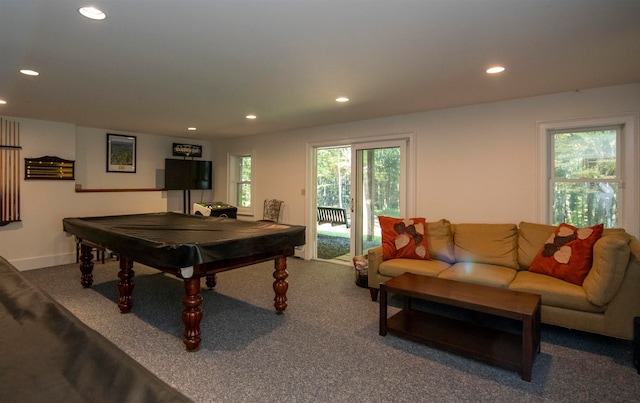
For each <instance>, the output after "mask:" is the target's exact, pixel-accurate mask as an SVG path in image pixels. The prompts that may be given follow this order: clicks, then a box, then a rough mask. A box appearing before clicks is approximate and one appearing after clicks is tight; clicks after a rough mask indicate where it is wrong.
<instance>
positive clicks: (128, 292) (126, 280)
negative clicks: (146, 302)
mask: <svg viewBox="0 0 640 403" xmlns="http://www.w3.org/2000/svg"><path fill="white" fill-rule="evenodd" d="M135 274H136V272H135V271H133V260H130V259H127V258H126V257H124V256H120V271H119V272H118V277H119V278H120V281H119V282H118V291H119V293H120V296H119V297H118V308H120V312H121V313H127V312H130V311H131V308H132V307H133V297H132V295H133V287H134V283H133V276H134V275H135Z"/></svg>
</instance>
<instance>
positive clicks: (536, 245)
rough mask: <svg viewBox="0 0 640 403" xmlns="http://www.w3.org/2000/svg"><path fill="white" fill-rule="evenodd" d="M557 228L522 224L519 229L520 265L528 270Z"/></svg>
mask: <svg viewBox="0 0 640 403" xmlns="http://www.w3.org/2000/svg"><path fill="white" fill-rule="evenodd" d="M557 228H558V227H557V226H554V225H545V224H534V223H529V222H521V223H520V225H519V229H518V265H520V268H521V269H528V268H529V266H531V262H533V259H534V258H535V257H536V255H537V254H538V252H540V249H542V247H543V246H544V243H545V241H546V240H547V239H549V237H550V236H551V234H553V233H554V232H555V230H556V229H557Z"/></svg>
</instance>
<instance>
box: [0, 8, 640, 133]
mask: <svg viewBox="0 0 640 403" xmlns="http://www.w3.org/2000/svg"><path fill="white" fill-rule="evenodd" d="M91 1H92V3H89V4H90V5H94V6H96V7H98V8H101V9H102V10H104V11H105V12H106V13H107V15H108V18H107V19H106V20H104V21H90V20H87V19H85V18H83V17H81V16H80V14H79V13H78V11H77V9H78V8H79V7H81V6H85V5H89V4H87V3H85V2H84V1H78V0H0V99H4V100H5V101H7V104H6V105H0V114H2V115H8V116H16V117H26V118H33V119H42V120H50V121H60V122H69V123H75V124H77V125H80V126H86V127H98V128H107V129H111V130H117V131H123V132H134V133H151V134H161V135H171V136H187V137H202V138H205V139H213V138H216V137H222V136H239V135H250V134H260V133H270V132H276V131H283V130H290V129H297V128H303V127H312V126H320V125H329V124H334V123H341V122H348V121H355V120H362V119H370V118H376V117H383V116H390V115H398V114H405V113H411V112H419V111H426V110H432V109H439V108H447V107H453V106H461V105H468V104H475V103H482V102H490V101H496V100H504V99H513V98H520V97H526V96H534V95H542V94H549V93H558V92H565V91H574V90H581V89H587V88H595V87H602V86H609V85H617V84H625V83H633V82H640V1H639V0H475V1H472V0H419V1H410V0H395V1H393V0H386V1H383V0H254V1H250V0H228V1H222V0H208V1H205V0H202V1H195V0H128V1H123V0H95V1H94V0H91ZM495 64H502V65H504V66H505V67H506V68H507V70H506V71H505V72H504V73H502V74H500V75H497V76H489V75H487V74H486V73H485V72H484V71H485V69H486V68H488V67H490V66H492V65H495ZM23 68H30V69H34V70H37V71H39V72H40V76H38V77H28V76H24V75H22V74H20V73H19V70H20V69H23ZM338 96H347V97H349V98H351V101H350V102H348V103H346V104H338V103H337V102H335V98H336V97H338ZM249 113H253V114H256V115H257V116H258V118H257V119H256V120H253V121H250V120H247V119H245V115H247V114H249ZM189 126H195V127H197V128H198V130H197V131H196V132H187V127H189Z"/></svg>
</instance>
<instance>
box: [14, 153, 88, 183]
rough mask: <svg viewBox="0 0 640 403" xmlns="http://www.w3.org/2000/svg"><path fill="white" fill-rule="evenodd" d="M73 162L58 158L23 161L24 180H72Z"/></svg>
mask: <svg viewBox="0 0 640 403" xmlns="http://www.w3.org/2000/svg"><path fill="white" fill-rule="evenodd" d="M75 164H76V163H75V161H69V160H63V159H62V158H58V157H49V156H46V157H40V158H25V159H24V179H51V180H74V179H75Z"/></svg>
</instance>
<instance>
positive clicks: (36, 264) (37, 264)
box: [9, 252, 76, 271]
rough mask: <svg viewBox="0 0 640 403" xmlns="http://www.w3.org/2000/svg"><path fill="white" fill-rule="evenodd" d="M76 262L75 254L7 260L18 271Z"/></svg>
mask: <svg viewBox="0 0 640 403" xmlns="http://www.w3.org/2000/svg"><path fill="white" fill-rule="evenodd" d="M75 261H76V254H75V252H71V253H62V254H58V255H49V256H37V257H29V258H25V259H14V260H9V263H11V264H12V265H14V266H15V267H16V268H17V269H18V270H20V271H26V270H34V269H41V268H43V267H51V266H59V265H63V264H69V263H74V262H75Z"/></svg>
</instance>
